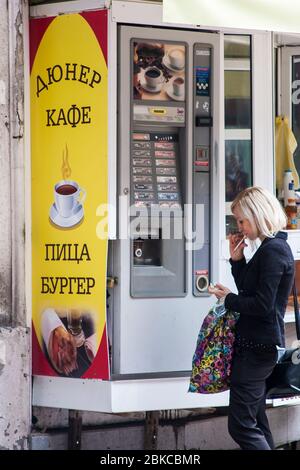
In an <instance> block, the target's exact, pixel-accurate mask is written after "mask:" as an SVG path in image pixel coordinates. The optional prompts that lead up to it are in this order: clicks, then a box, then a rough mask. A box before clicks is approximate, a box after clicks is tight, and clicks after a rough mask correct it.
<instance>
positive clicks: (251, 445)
mask: <svg viewBox="0 0 300 470" xmlns="http://www.w3.org/2000/svg"><path fill="white" fill-rule="evenodd" d="M276 361H277V350H276V349H275V348H274V350H273V351H257V350H253V349H243V348H240V347H236V349H235V353H234V357H233V364H232V375H231V384H230V401H229V415H228V431H229V434H230V435H231V437H232V438H233V439H234V440H235V442H237V443H238V444H239V446H240V447H241V449H244V450H271V449H274V442H273V438H272V434H271V431H270V428H269V423H268V418H267V415H266V405H265V393H266V390H265V389H266V379H267V377H269V375H270V374H271V372H272V370H273V368H274V366H275V364H276Z"/></svg>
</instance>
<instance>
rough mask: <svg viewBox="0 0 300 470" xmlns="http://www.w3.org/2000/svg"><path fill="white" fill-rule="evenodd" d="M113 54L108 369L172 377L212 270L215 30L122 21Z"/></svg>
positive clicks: (186, 351) (185, 359)
mask: <svg viewBox="0 0 300 470" xmlns="http://www.w3.org/2000/svg"><path fill="white" fill-rule="evenodd" d="M118 59H119V68H118V82H119V90H118V91H119V93H118V95H119V112H118V117H119V125H118V168H119V194H118V195H119V200H120V203H119V236H120V238H122V239H121V240H119V242H118V246H117V249H116V255H115V256H114V259H115V272H116V275H117V276H118V278H119V285H118V288H117V289H116V290H115V300H116V302H115V303H114V305H115V311H114V336H113V342H114V346H113V366H114V373H115V375H120V374H121V375H124V374H147V373H155V374H158V373H160V374H161V373H170V372H172V373H173V374H175V375H176V374H178V373H184V371H188V370H189V369H190V366H191V354H192V350H193V348H194V336H195V331H197V329H198V328H199V312H200V311H205V310H207V309H208V306H209V305H210V298H209V296H208V293H207V287H208V284H209V281H210V280H212V279H213V277H215V278H217V277H218V273H217V270H216V266H217V264H218V257H219V253H218V247H219V239H220V238H219V237H218V220H219V197H220V195H219V190H220V186H221V185H220V181H219V174H220V173H219V165H220V162H219V159H220V156H219V155H218V148H219V145H218V144H219V133H220V129H221V125H220V123H221V122H222V118H221V113H220V109H222V106H221V103H222V101H221V99H220V90H221V86H220V81H219V74H220V35H219V34H216V33H211V34H206V33H205V34H204V33H198V32H196V33H192V32H189V31H177V30H170V29H159V28H143V27H133V26H120V27H119V51H118ZM212 227H214V230H212ZM191 338H193V340H192V341H191ZM154 345H155V347H154ZM170 345H174V346H175V345H176V347H175V348H170Z"/></svg>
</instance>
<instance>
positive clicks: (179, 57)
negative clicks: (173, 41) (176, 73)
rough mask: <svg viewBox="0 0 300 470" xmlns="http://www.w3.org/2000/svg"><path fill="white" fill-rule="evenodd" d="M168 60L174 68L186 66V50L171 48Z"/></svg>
mask: <svg viewBox="0 0 300 470" xmlns="http://www.w3.org/2000/svg"><path fill="white" fill-rule="evenodd" d="M167 58H168V62H169V64H170V66H171V67H173V68H174V69H178V70H180V69H182V68H183V67H184V52H183V51H182V50H181V49H171V50H170V51H169V52H168V54H167Z"/></svg>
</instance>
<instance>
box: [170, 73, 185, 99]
mask: <svg viewBox="0 0 300 470" xmlns="http://www.w3.org/2000/svg"><path fill="white" fill-rule="evenodd" d="M173 93H174V95H176V96H181V95H182V94H183V93H184V78H182V77H177V78H175V80H174V81H173Z"/></svg>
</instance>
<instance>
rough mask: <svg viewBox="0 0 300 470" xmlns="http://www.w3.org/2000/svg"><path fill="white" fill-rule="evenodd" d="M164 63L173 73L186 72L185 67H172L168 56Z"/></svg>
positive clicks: (163, 59) (163, 60)
mask: <svg viewBox="0 0 300 470" xmlns="http://www.w3.org/2000/svg"><path fill="white" fill-rule="evenodd" d="M162 63H163V64H164V66H165V67H167V69H169V70H171V71H172V72H182V71H183V70H184V65H183V67H181V68H177V67H174V66H173V65H171V64H170V61H169V59H168V56H166V55H164V56H163V58H162Z"/></svg>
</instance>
